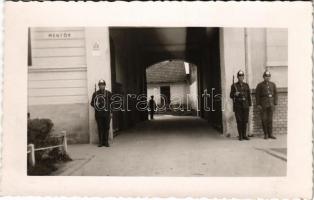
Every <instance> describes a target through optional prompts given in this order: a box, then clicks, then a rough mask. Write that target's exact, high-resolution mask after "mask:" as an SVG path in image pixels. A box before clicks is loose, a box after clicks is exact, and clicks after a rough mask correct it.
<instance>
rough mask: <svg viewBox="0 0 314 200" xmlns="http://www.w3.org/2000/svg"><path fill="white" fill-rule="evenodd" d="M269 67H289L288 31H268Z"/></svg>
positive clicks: (281, 29) (274, 29)
mask: <svg viewBox="0 0 314 200" xmlns="http://www.w3.org/2000/svg"><path fill="white" fill-rule="evenodd" d="M266 45H267V48H266V51H267V54H266V55H267V63H266V65H267V67H276V66H281V67H282V66H288V29H283V28H269V29H266Z"/></svg>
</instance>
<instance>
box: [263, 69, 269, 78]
mask: <svg viewBox="0 0 314 200" xmlns="http://www.w3.org/2000/svg"><path fill="white" fill-rule="evenodd" d="M266 76H267V77H270V76H271V74H270V71H268V70H266V71H265V72H264V74H263V77H266Z"/></svg>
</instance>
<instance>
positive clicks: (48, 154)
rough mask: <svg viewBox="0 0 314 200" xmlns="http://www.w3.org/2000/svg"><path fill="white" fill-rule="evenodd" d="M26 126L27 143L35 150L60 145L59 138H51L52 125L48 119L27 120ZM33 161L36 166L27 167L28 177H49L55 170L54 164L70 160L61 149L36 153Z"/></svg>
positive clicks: (60, 139) (60, 140)
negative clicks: (32, 145)
mask: <svg viewBox="0 0 314 200" xmlns="http://www.w3.org/2000/svg"><path fill="white" fill-rule="evenodd" d="M27 125H28V127H27V143H28V144H34V146H35V148H41V147H49V146H54V145H59V144H61V143H62V138H61V137H52V136H51V130H52V127H53V123H52V121H51V120H50V119H28V124H27ZM35 159H36V160H35V162H36V165H35V166H34V167H32V166H29V165H28V168H27V172H28V175H49V174H51V172H53V171H55V170H57V167H56V166H55V164H56V163H58V162H66V161H71V160H72V159H71V158H70V157H69V155H67V154H66V153H65V152H64V151H63V149H62V148H61V147H60V148H54V149H47V150H43V151H36V152H35Z"/></svg>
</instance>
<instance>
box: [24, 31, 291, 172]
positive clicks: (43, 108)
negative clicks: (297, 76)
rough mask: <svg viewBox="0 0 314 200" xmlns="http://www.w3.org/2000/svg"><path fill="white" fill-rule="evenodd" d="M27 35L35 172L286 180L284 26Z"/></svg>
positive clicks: (31, 159)
mask: <svg viewBox="0 0 314 200" xmlns="http://www.w3.org/2000/svg"><path fill="white" fill-rule="evenodd" d="M28 34H29V35H28V38H29V40H28V49H29V52H28V104H27V106H28V117H29V119H28V132H27V134H28V135H27V137H28V140H27V142H28V161H29V163H28V175H61V176H71V175H72V176H188V177H189V176H285V175H286V162H287V109H288V108H287V102H288V96H287V92H288V82H287V78H288V67H289V66H288V34H289V33H288V30H287V29H284V28H224V27H167V28H164V27H149V28H148V27H136V28H134V27H44V28H43V27H30V28H29V32H28Z"/></svg>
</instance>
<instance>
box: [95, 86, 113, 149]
mask: <svg viewBox="0 0 314 200" xmlns="http://www.w3.org/2000/svg"><path fill="white" fill-rule="evenodd" d="M98 87H99V90H97V91H96V85H95V92H94V94H93V97H92V100H91V103H90V105H91V106H92V107H94V109H95V118H96V122H97V128H98V136H99V145H98V146H99V147H101V146H106V147H109V143H108V137H109V128H110V118H111V112H110V102H111V92H109V91H108V90H106V82H105V80H99V82H98Z"/></svg>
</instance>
